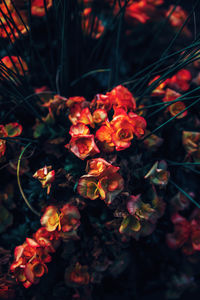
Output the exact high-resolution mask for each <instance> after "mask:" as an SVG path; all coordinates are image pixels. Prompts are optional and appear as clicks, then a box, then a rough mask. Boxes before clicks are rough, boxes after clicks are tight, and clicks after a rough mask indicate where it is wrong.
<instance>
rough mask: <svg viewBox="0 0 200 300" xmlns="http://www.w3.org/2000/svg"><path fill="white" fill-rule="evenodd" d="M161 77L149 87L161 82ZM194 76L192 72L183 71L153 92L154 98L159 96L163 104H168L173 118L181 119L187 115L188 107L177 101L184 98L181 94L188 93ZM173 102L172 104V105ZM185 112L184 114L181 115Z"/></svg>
mask: <svg viewBox="0 0 200 300" xmlns="http://www.w3.org/2000/svg"><path fill="white" fill-rule="evenodd" d="M159 79H160V76H156V77H155V78H154V79H153V80H152V81H150V83H149V85H151V84H154V82H155V81H158V82H159ZM191 80H192V75H191V73H190V71H188V70H186V69H181V70H180V71H178V72H177V73H176V74H175V75H173V76H172V77H171V78H167V79H166V80H164V81H161V83H160V84H159V85H158V86H157V87H156V88H155V89H154V90H153V92H152V96H158V97H161V98H162V101H163V102H166V107H167V111H168V112H169V113H170V114H171V116H176V115H177V117H176V118H178V119H181V118H184V117H185V116H186V115H187V110H186V106H185V104H184V102H183V101H178V100H177V101H176V99H178V98H182V94H181V93H180V92H186V91H188V90H189V88H190V82H191ZM170 102H172V104H170ZM182 111H183V113H181V112H182Z"/></svg>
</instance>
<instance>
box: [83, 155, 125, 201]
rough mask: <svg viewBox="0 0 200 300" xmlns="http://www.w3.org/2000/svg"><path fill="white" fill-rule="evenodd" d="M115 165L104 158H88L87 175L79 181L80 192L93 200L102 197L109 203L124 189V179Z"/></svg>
mask: <svg viewBox="0 0 200 300" xmlns="http://www.w3.org/2000/svg"><path fill="white" fill-rule="evenodd" d="M118 170H119V167H115V166H113V165H111V164H110V163H108V162H107V161H105V160H104V159H102V158H96V159H91V160H88V162H87V167H86V171H87V175H83V176H82V177H81V178H80V179H79V182H78V187H77V189H78V193H79V194H80V195H81V196H82V197H84V198H88V199H91V200H95V199H98V198H101V199H102V200H104V201H105V202H106V203H107V204H108V205H109V204H111V203H112V201H113V199H114V198H115V197H116V196H117V195H118V194H119V193H120V192H121V191H122V190H123V187H124V181H123V178H122V176H121V175H120V174H119V173H118Z"/></svg>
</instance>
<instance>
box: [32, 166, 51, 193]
mask: <svg viewBox="0 0 200 300" xmlns="http://www.w3.org/2000/svg"><path fill="white" fill-rule="evenodd" d="M33 177H34V178H37V179H38V180H39V181H40V182H41V184H42V188H43V189H44V188H47V194H49V193H50V189H51V184H52V182H53V181H54V180H55V171H54V170H52V166H45V167H43V168H41V169H39V170H37V171H36V172H35V174H34V175H33Z"/></svg>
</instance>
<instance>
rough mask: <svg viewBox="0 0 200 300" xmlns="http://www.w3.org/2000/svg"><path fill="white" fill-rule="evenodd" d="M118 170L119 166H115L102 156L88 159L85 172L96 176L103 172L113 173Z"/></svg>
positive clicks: (101, 174)
mask: <svg viewBox="0 0 200 300" xmlns="http://www.w3.org/2000/svg"><path fill="white" fill-rule="evenodd" d="M118 170H119V167H115V166H113V165H111V164H110V163H109V162H107V161H106V160H105V159H103V158H94V159H90V160H88V162H87V166H86V172H87V173H88V175H91V176H94V177H98V176H103V175H104V174H106V175H108V174H113V173H116V172H117V171H118Z"/></svg>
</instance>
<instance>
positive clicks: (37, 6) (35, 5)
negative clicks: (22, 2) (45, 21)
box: [31, 0, 53, 17]
mask: <svg viewBox="0 0 200 300" xmlns="http://www.w3.org/2000/svg"><path fill="white" fill-rule="evenodd" d="M52 4H53V1H52V0H46V8H47V10H48V9H49V8H50V7H51V6H52ZM31 14H32V15H33V16H37V17H43V16H45V14H46V12H45V6H44V0H32V2H31Z"/></svg>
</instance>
